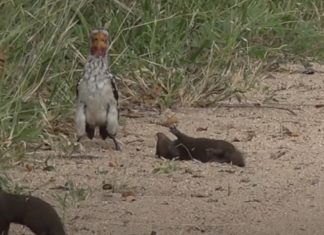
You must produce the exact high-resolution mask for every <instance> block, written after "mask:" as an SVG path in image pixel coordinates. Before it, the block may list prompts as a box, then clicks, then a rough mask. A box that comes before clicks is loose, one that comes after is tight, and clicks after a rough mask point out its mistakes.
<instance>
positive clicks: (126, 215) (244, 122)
mask: <svg viewBox="0 0 324 235" xmlns="http://www.w3.org/2000/svg"><path fill="white" fill-rule="evenodd" d="M297 69H298V68H297ZM316 69H322V70H324V68H321V67H316ZM262 84H263V85H264V86H268V87H269V88H270V90H272V91H274V93H273V96H272V97H271V99H272V101H271V102H272V104H271V106H273V107H264V108H262V107H259V106H253V105H251V106H250V107H248V106H246V105H243V106H242V105H241V104H237V102H236V103H235V102H234V101H227V102H224V104H225V105H222V106H218V107H214V108H201V109H198V108H178V109H174V110H172V111H170V110H168V111H166V112H164V113H163V114H161V115H160V114H158V113H152V112H147V113H142V114H143V116H142V117H139V118H130V117H128V118H127V117H124V118H125V119H126V122H125V124H123V128H122V129H121V131H120V133H119V136H118V137H119V140H121V142H122V143H123V151H122V152H118V151H115V150H114V145H113V142H112V141H111V140H106V142H104V141H101V140H100V139H99V138H97V139H96V140H94V141H89V140H84V141H83V147H84V149H85V150H84V151H85V152H84V154H78V153H74V154H73V155H69V154H66V152H64V151H61V152H57V151H54V152H53V151H52V152H45V153H38V154H34V155H32V156H29V157H28V161H29V164H30V165H31V166H32V170H26V165H25V164H26V163H24V164H21V165H18V166H17V167H15V168H13V169H11V170H8V171H7V174H8V175H9V176H10V177H11V178H12V179H14V182H17V183H19V184H21V185H29V186H30V187H31V188H33V189H35V191H34V192H33V195H34V196H38V197H40V198H42V199H44V200H46V201H48V202H50V203H51V204H52V205H53V206H55V208H56V210H57V211H58V213H59V215H60V216H61V217H63V221H64V224H65V227H66V230H67V233H68V234H78V235H83V234H87V235H88V234H98V235H99V234H103V235H106V234H125V235H128V234H129V235H130V234H140V235H142V234H143V235H145V234H147V235H150V234H156V235H162V234H227V235H228V234H241V235H242V234H276V235H277V234H324V223H323V218H324V187H323V179H324V154H323V150H324V147H323V144H324V122H323V117H324V106H323V107H322V106H321V105H322V104H324V74H321V73H315V74H313V75H306V74H302V73H290V72H289V71H288V72H280V73H279V72H277V73H276V72H272V73H271V74H270V73H269V76H266V77H264V79H263V80H262ZM264 98H265V95H263V94H261V93H257V92H254V93H250V94H248V101H249V102H250V103H255V102H257V101H260V100H262V99H264ZM269 102H270V101H269ZM234 103H235V104H234ZM232 104H233V105H234V106H233V107H229V106H230V105H232ZM262 105H263V104H262ZM268 105H269V104H268ZM274 107H284V108H287V109H278V108H274ZM172 114H175V115H176V118H177V120H178V128H179V129H180V130H181V131H183V132H184V133H186V134H188V135H191V136H197V137H198V136H199V137H208V138H215V139H223V140H227V141H230V142H231V143H233V144H234V145H235V146H236V147H237V148H238V149H239V150H240V151H242V152H243V153H244V156H245V158H246V167H244V168H241V167H236V166H232V165H229V164H220V163H200V162H197V161H184V162H180V161H168V160H163V159H157V158H155V156H154V154H155V143H156V137H155V134H156V133H157V132H163V133H165V134H167V136H169V137H170V138H172V139H174V137H173V136H172V134H171V133H169V131H168V129H167V128H166V127H163V126H161V125H158V123H159V122H160V121H161V120H164V119H165V117H166V116H170V115H172ZM49 156H50V159H49V164H51V165H52V166H54V170H53V171H44V170H43V167H44V165H43V163H44V160H45V159H46V158H47V157H49ZM67 182H72V183H73V185H74V188H73V187H72V186H70V187H67V184H66V183H67ZM72 183H71V184H72ZM64 195H67V197H66V200H65V203H64V198H65V197H64ZM63 205H65V208H63ZM11 234H19V235H21V234H32V233H31V232H30V231H28V229H25V228H22V226H19V225H12V226H11Z"/></svg>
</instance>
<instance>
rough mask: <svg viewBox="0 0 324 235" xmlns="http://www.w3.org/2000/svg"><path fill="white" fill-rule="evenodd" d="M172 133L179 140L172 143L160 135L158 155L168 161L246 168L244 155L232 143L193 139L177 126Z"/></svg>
mask: <svg viewBox="0 0 324 235" xmlns="http://www.w3.org/2000/svg"><path fill="white" fill-rule="evenodd" d="M170 132H171V133H172V134H174V135H175V136H176V137H177V139H176V140H174V141H171V140H170V139H169V138H168V137H167V136H165V135H164V134H163V133H158V134H157V137H158V141H157V145H156V154H157V155H158V156H163V157H165V158H167V159H173V158H176V157H178V158H179V159H180V160H191V159H197V160H199V161H201V162H221V163H224V162H225V163H232V164H233V165H237V166H240V167H244V166H245V161H244V158H243V156H242V154H241V153H240V152H239V151H238V150H237V149H236V148H235V147H234V145H232V144H231V143H229V142H227V141H224V140H214V139H208V138H193V137H190V136H187V135H185V134H183V133H181V132H180V131H179V130H178V129H177V128H176V127H175V126H172V127H170Z"/></svg>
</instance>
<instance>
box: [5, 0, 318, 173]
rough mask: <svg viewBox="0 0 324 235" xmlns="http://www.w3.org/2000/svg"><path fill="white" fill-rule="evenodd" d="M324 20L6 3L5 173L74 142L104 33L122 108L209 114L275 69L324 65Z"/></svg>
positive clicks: (202, 0)
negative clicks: (80, 98) (80, 96)
mask: <svg viewBox="0 0 324 235" xmlns="http://www.w3.org/2000/svg"><path fill="white" fill-rule="evenodd" d="M323 16H324V2H323V1H322V0H312V1H309V0H289V1H279V0H273V1H270V0H218V1H215V0H186V1H181V0H161V1H152V0H109V1H99V0H92V1H91V0H78V1H77V0H36V1H35V0H1V1H0V17H1V20H0V57H1V58H0V59H1V60H0V62H1V61H2V62H1V63H0V65H1V68H0V97H1V98H0V155H1V157H0V168H4V167H6V164H7V163H8V160H9V159H10V162H11V163H12V161H16V160H17V159H21V158H23V156H24V152H25V150H26V146H27V147H28V145H30V144H34V143H41V144H46V145H50V146H54V145H56V144H57V143H62V142H66V140H68V141H69V140H70V138H73V136H74V130H73V104H74V99H75V84H76V82H77V80H78V79H79V77H80V74H81V71H82V68H83V65H84V63H85V62H86V58H87V53H88V35H89V32H90V31H91V30H92V29H94V28H97V27H105V28H107V29H108V31H109V33H110V38H111V44H110V54H109V63H110V66H111V70H112V72H113V73H114V74H115V75H116V76H117V77H118V78H119V80H118V83H119V88H120V90H121V92H122V94H123V97H122V98H123V101H122V103H123V102H124V103H125V104H130V103H139V102H142V103H145V102H147V103H148V104H150V105H152V104H153V105H160V106H163V107H168V106H171V105H173V104H182V105H200V106H207V105H209V104H212V103H214V102H217V101H220V100H224V99H227V98H230V97H237V98H240V97H241V96H244V92H246V91H248V90H250V89H260V88H259V87H258V77H260V74H262V72H263V71H264V70H265V69H267V68H268V66H269V65H271V64H273V63H285V62H297V63H304V64H306V65H307V63H308V62H311V61H321V60H322V59H323V58H324V35H323V27H324V20H323ZM61 140H64V141H61ZM60 141H61V142H60Z"/></svg>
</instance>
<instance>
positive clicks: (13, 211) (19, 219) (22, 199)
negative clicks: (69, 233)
mask: <svg viewBox="0 0 324 235" xmlns="http://www.w3.org/2000/svg"><path fill="white" fill-rule="evenodd" d="M10 223H17V224H22V225H25V226H27V227H28V228H29V229H30V230H32V231H33V232H34V233H35V234H36V235H65V234H66V233H65V232H64V228H63V225H62V222H61V220H60V218H59V216H58V214H57V213H56V211H55V210H54V208H53V207H52V206H51V205H50V204H48V203H47V202H45V201H43V200H41V199H39V198H36V197H33V196H26V195H16V194H11V193H7V192H5V191H2V190H1V189H0V234H1V235H8V234H9V227H10Z"/></svg>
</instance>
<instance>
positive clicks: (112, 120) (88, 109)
mask: <svg viewBox="0 0 324 235" xmlns="http://www.w3.org/2000/svg"><path fill="white" fill-rule="evenodd" d="M89 44H90V45H89V47H90V50H89V55H88V60H87V62H86V64H85V66H84V70H83V74H82V76H81V78H80V79H79V81H78V83H77V87H76V97H77V98H76V113H75V124H76V134H77V141H78V142H79V141H80V140H81V138H82V137H83V136H85V135H87V137H88V138H89V139H93V137H94V133H95V129H96V128H99V134H100V136H101V138H102V139H103V140H105V139H106V138H107V137H109V138H111V139H112V140H113V141H114V145H115V149H116V150H118V151H121V146H120V143H119V141H118V140H117V139H116V135H117V131H118V128H119V110H118V98H119V93H118V90H117V86H116V83H115V76H114V75H113V74H112V73H111V72H110V71H109V67H108V62H107V56H108V46H109V34H108V31H107V30H105V29H102V28H100V29H95V30H93V31H91V33H90V40H89Z"/></svg>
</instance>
